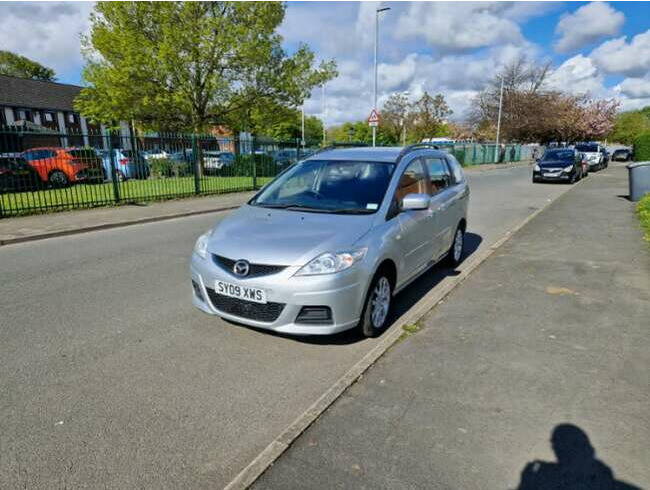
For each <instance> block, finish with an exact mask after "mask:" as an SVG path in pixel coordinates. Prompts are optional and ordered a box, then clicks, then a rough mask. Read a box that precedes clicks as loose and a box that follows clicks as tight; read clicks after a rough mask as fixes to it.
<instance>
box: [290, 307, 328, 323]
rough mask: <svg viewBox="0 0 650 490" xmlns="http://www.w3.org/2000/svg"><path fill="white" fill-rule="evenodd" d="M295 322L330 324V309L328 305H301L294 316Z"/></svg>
mask: <svg viewBox="0 0 650 490" xmlns="http://www.w3.org/2000/svg"><path fill="white" fill-rule="evenodd" d="M296 323H303V324H307V325H331V323H332V310H331V308H330V307H329V306H303V307H302V308H301V309H300V313H298V316H297V317H296Z"/></svg>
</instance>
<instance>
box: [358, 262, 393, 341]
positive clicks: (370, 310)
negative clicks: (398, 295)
mask: <svg viewBox="0 0 650 490" xmlns="http://www.w3.org/2000/svg"><path fill="white" fill-rule="evenodd" d="M392 296H393V286H392V285H391V283H390V280H389V279H388V276H387V275H386V273H385V271H379V272H378V273H377V274H375V277H374V279H373V280H372V283H371V284H370V289H369V290H368V295H367V297H366V304H365V306H364V307H363V313H362V315H361V323H360V325H359V326H360V327H361V332H362V333H363V335H364V336H366V337H376V336H377V335H379V333H380V332H381V331H382V330H383V329H384V327H385V326H386V321H387V320H388V313H389V312H390V303H391V298H392Z"/></svg>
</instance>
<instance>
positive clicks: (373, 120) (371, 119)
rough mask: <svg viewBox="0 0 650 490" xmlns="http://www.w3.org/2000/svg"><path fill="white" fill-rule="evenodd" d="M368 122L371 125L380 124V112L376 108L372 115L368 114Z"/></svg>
mask: <svg viewBox="0 0 650 490" xmlns="http://www.w3.org/2000/svg"><path fill="white" fill-rule="evenodd" d="M368 124H369V125H370V126H379V113H378V112H377V111H376V110H375V109H373V110H372V111H370V115H369V116H368Z"/></svg>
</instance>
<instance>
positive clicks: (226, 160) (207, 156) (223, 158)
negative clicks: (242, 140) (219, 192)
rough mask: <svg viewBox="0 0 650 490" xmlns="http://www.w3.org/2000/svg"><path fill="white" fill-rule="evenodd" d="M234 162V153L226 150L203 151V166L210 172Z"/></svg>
mask: <svg viewBox="0 0 650 490" xmlns="http://www.w3.org/2000/svg"><path fill="white" fill-rule="evenodd" d="M233 163H235V155H234V153H230V152H227V151H204V152H203V168H204V169H205V170H206V172H208V173H210V172H213V171H216V170H221V169H222V168H223V167H229V166H231V165H232V164H233Z"/></svg>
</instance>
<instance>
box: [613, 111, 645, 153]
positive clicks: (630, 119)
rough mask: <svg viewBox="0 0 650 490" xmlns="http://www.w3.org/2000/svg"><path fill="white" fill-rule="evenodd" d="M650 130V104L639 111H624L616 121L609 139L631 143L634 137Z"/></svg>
mask: <svg viewBox="0 0 650 490" xmlns="http://www.w3.org/2000/svg"><path fill="white" fill-rule="evenodd" d="M646 132H650V106H648V107H644V108H643V109H641V110H639V111H629V112H622V113H621V114H619V115H618V117H617V118H616V120H615V121H614V130H613V131H612V133H611V134H610V135H609V136H608V139H609V140H611V141H615V142H616V143H624V144H626V145H631V144H632V143H633V142H634V139H635V138H636V137H637V136H639V135H641V134H643V133H646Z"/></svg>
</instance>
